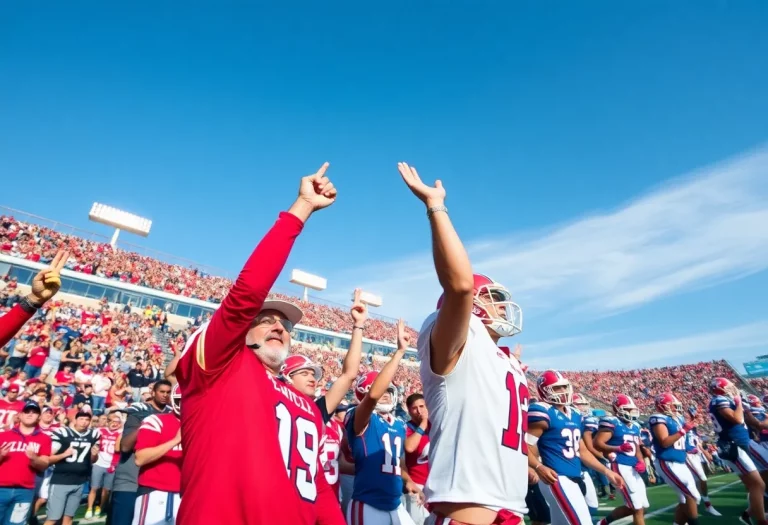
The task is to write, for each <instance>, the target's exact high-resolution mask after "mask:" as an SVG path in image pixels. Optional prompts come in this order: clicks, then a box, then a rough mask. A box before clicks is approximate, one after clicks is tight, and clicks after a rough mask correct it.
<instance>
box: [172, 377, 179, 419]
mask: <svg viewBox="0 0 768 525" xmlns="http://www.w3.org/2000/svg"><path fill="white" fill-rule="evenodd" d="M171 408H172V409H173V413H174V414H176V415H177V416H180V415H181V387H180V386H179V384H178V383H176V384H175V385H173V388H171Z"/></svg>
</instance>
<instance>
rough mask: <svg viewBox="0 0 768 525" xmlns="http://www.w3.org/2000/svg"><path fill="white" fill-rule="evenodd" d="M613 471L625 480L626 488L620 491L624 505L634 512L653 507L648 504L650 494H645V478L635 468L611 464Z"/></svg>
mask: <svg viewBox="0 0 768 525" xmlns="http://www.w3.org/2000/svg"><path fill="white" fill-rule="evenodd" d="M611 470H613V471H614V472H616V473H617V474H619V475H620V476H621V479H623V480H624V488H623V489H621V491H620V492H621V496H622V497H623V498H624V505H626V506H627V507H629V508H630V509H633V510H640V509H647V508H648V507H650V506H651V505H650V503H648V494H647V493H646V492H645V483H644V482H643V478H642V477H641V476H640V474H638V473H637V471H636V470H635V469H634V467H630V466H629V465H620V464H619V463H611Z"/></svg>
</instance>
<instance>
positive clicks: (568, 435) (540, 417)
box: [528, 401, 582, 478]
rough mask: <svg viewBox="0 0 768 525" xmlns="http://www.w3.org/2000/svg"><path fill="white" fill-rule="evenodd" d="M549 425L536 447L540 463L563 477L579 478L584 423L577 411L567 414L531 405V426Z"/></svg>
mask: <svg viewBox="0 0 768 525" xmlns="http://www.w3.org/2000/svg"><path fill="white" fill-rule="evenodd" d="M538 421H546V422H547V424H548V428H547V430H545V431H544V433H543V434H542V435H541V437H540V438H539V441H538V443H537V445H538V447H539V453H540V454H541V461H542V462H543V463H544V465H545V466H547V467H549V468H551V469H552V470H554V471H555V472H557V473H558V474H559V475H561V476H568V477H571V478H576V477H579V476H581V455H580V454H579V442H580V441H581V432H582V423H581V414H579V411H578V410H575V409H572V408H570V407H569V408H568V413H567V414H564V413H563V412H561V411H560V410H558V409H557V408H556V407H555V406H553V405H550V404H549V403H544V402H541V401H540V402H538V403H531V405H530V406H529V407H528V424H529V425H530V424H531V423H535V422H538Z"/></svg>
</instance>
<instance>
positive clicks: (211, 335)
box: [177, 162, 336, 373]
mask: <svg viewBox="0 0 768 525" xmlns="http://www.w3.org/2000/svg"><path fill="white" fill-rule="evenodd" d="M327 169H328V163H327V162H326V163H325V164H323V165H322V166H321V167H320V169H319V170H318V171H317V172H316V173H314V174H313V175H308V176H306V177H303V178H302V179H301V185H300V186H299V195H298V197H297V198H296V201H295V202H294V203H293V205H291V207H290V209H289V210H288V212H282V213H280V216H279V218H278V219H277V222H276V223H275V224H274V226H272V228H271V229H270V230H269V232H267V234H266V235H265V236H264V238H263V239H262V240H261V242H260V243H259V244H258V246H256V249H255V250H254V251H253V253H251V256H250V257H249V258H248V260H247V261H246V263H245V266H243V269H242V270H241V271H240V275H239V276H238V277H237V280H236V281H235V284H234V285H233V286H232V288H231V289H230V290H229V293H228V294H227V296H226V297H225V298H224V300H223V301H222V303H221V306H220V307H219V309H218V310H216V312H215V313H214V314H213V317H212V318H211V321H210V323H209V324H208V326H207V327H205V328H204V329H203V331H202V333H201V334H199V335H198V336H197V338H196V344H195V349H194V354H195V358H196V361H197V364H198V366H199V367H200V368H201V369H202V370H204V371H206V372H210V373H215V372H217V371H218V370H220V369H222V367H224V366H225V365H226V364H227V363H228V362H229V361H230V360H231V359H232V357H233V356H234V355H235V354H236V353H237V352H239V351H242V350H243V348H244V343H245V335H246V333H247V332H248V329H249V328H250V326H251V323H252V322H253V320H254V318H255V317H256V315H257V314H258V313H259V311H260V310H261V307H262V305H263V304H264V301H265V300H266V298H267V294H268V293H269V290H270V289H271V288H272V285H273V284H274V283H275V281H276V280H277V277H278V276H279V275H280V272H281V271H282V270H283V267H284V266H285V263H286V261H287V260H288V255H289V254H290V252H291V249H292V248H293V243H294V242H295V241H296V238H297V237H298V236H299V233H301V230H302V229H303V227H304V223H305V222H306V221H307V219H309V217H310V215H312V214H313V213H314V212H315V211H317V210H320V209H322V208H325V207H327V206H330V205H331V204H333V202H334V201H335V200H336V189H335V188H334V186H333V184H332V183H331V182H330V181H329V180H328V177H326V176H325V172H326V170H327ZM191 350H192V349H191V348H186V349H185V353H186V352H188V351H191ZM182 359H183V357H182ZM177 373H178V372H177Z"/></svg>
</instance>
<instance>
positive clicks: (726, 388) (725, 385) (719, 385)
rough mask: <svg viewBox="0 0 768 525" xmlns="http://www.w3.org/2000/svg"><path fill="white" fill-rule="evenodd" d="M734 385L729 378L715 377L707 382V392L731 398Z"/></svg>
mask: <svg viewBox="0 0 768 525" xmlns="http://www.w3.org/2000/svg"><path fill="white" fill-rule="evenodd" d="M735 391H736V386H735V385H734V384H733V383H731V381H730V380H729V379H726V378H724V377H715V378H714V379H712V381H711V382H710V383H709V393H710V394H712V395H713V396H725V397H730V398H733V396H734V394H733V393H734V392H735Z"/></svg>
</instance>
